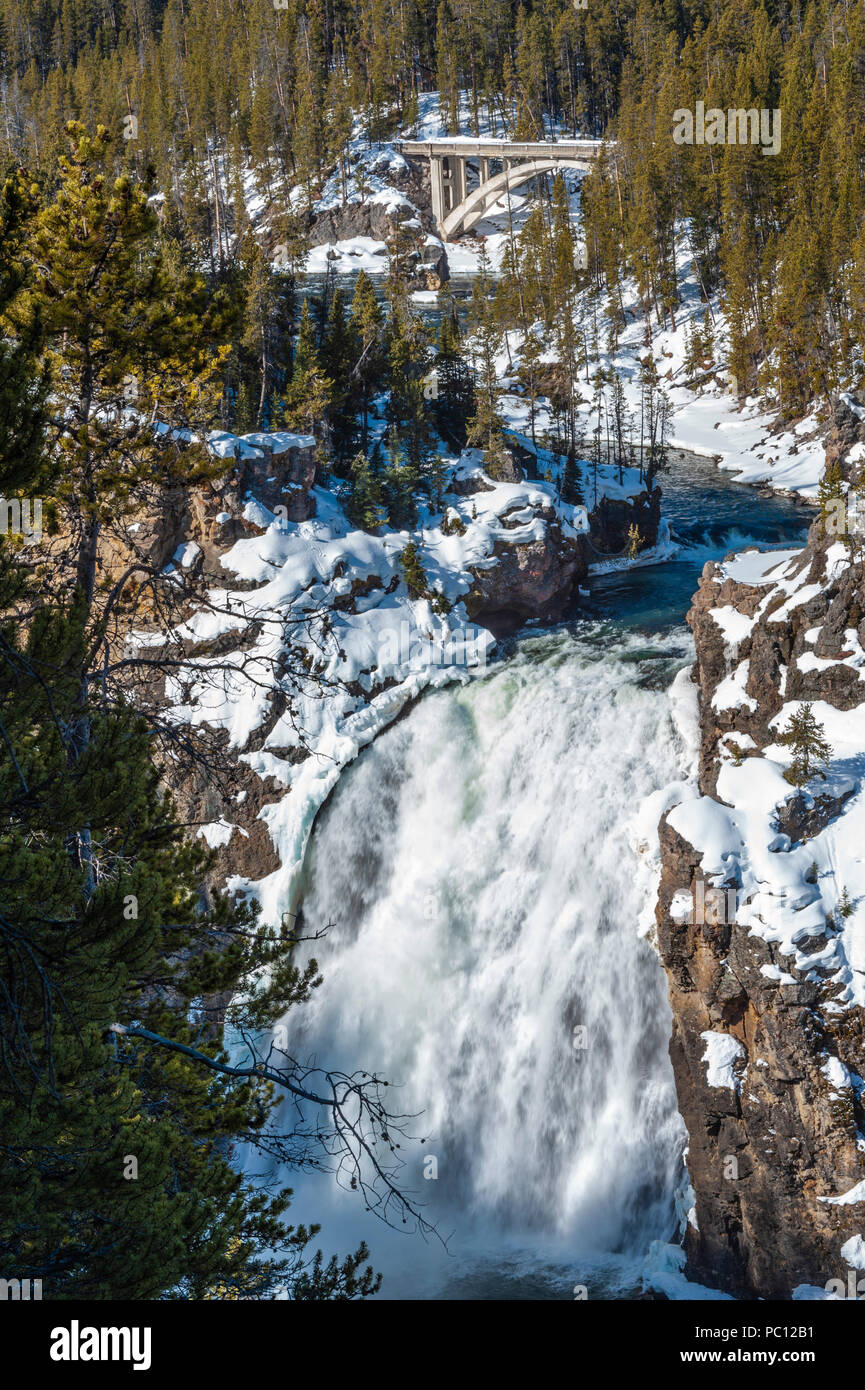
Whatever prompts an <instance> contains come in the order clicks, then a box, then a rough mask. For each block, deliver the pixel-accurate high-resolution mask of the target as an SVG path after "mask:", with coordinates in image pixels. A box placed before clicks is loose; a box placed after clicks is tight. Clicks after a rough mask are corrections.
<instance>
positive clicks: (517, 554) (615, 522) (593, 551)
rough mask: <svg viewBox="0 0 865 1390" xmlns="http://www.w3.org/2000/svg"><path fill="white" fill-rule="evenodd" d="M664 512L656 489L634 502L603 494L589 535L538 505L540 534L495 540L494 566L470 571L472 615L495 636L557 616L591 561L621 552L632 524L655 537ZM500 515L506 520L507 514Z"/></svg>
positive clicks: (649, 539) (647, 537)
mask: <svg viewBox="0 0 865 1390" xmlns="http://www.w3.org/2000/svg"><path fill="white" fill-rule="evenodd" d="M513 466H514V467H516V466H517V465H516V462H515V460H514V461H513ZM514 480H515V479H514ZM462 486H463V487H465V486H466V484H465V482H464V483H463V485H462ZM660 512H661V494H660V492H659V491H658V490H657V489H656V490H655V492H654V493H653V494H652V497H651V499H650V498H649V496H648V494H647V493H645V492H644V493H641V494H640V495H639V496H638V497H636V498H634V499H633V502H632V503H631V502H623V501H615V500H611V499H610V498H603V499H602V500H601V503H600V505H599V506H598V507H597V508H596V510H595V511H593V512H592V513H591V514H590V516H589V525H590V528H591V529H590V533H589V536H588V537H587V536H585V535H565V534H564V533H563V531H562V527H561V525H560V523H559V520H558V518H557V516H556V513H555V512H554V511H553V509H552V508H551V507H545V508H540V509H537V512H536V514H537V515H538V516H539V517H540V518H541V519H542V520H543V521H544V522H545V523H546V526H545V532H544V536H543V539H542V540H537V541H530V542H525V543H522V544H515V545H511V544H508V543H507V542H506V541H497V542H496V544H495V546H494V554H495V556H496V559H497V563H496V564H495V566H494V567H491V568H485V569H477V570H473V571H472V573H473V574H474V578H475V583H474V586H473V588H472V592H471V593H470V594H469V596H468V597H467V598H466V610H467V612H468V614H469V617H470V618H471V619H472V620H473V621H474V622H478V623H481V624H482V625H483V626H484V627H488V628H489V630H490V631H491V632H492V633H493V635H494V636H495V637H503V636H506V635H507V634H509V633H512V632H515V631H516V630H517V629H518V628H520V627H522V625H523V624H524V623H525V622H527V621H528V620H529V619H530V618H538V619H540V621H541V622H544V623H549V622H557V621H558V620H559V619H561V618H562V616H563V615H564V613H565V612H566V610H567V609H568V608H569V606H570V605H571V604H572V603H573V601H574V599H575V597H576V594H577V587H578V585H580V584H582V583H583V581H584V580H585V579H586V578H587V577H588V573H589V565H590V564H591V563H592V562H593V561H596V560H597V559H598V558H599V556H600V555H604V554H609V555H619V554H621V553H622V551H623V549H624V548H625V546H626V544H627V540H628V529H629V527H630V526H631V525H633V524H636V525H637V526H638V527H639V530H640V535H641V537H642V538H643V541H644V544H645V545H646V546H652V545H654V544H655V543H656V542H657V539H658V523H659V520H660ZM502 521H503V525H505V526H507V517H504V518H502Z"/></svg>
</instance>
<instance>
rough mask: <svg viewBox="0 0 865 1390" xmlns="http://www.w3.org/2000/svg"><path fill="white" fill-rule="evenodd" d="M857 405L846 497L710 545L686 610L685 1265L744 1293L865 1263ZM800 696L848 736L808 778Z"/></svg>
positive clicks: (837, 420) (667, 962)
mask: <svg viewBox="0 0 865 1390" xmlns="http://www.w3.org/2000/svg"><path fill="white" fill-rule="evenodd" d="M863 422H865V410H863V409H862V408H861V406H859V404H858V402H857V401H855V400H854V399H852V398H850V397H846V398H842V399H839V400H838V401H837V402H836V403H835V406H834V417H833V421H832V427H831V431H830V434H829V438H828V444H827V467H830V466H832V465H836V466H837V470H838V483H837V486H836V491H837V493H838V497H837V498H836V500H835V501H834V502H833V503H832V504H831V506H830V508H829V516H828V517H824V518H823V519H822V520H821V519H819V518H818V519H817V520H816V521H815V522H814V523H813V524H812V526H811V528H810V532H809V539H808V544H807V546H806V548H805V549H804V550H803V551H801V552H799V553H798V554H791V553H786V554H783V555H780V556H778V555H776V556H760V555H757V554H754V553H751V554H749V553H748V552H745V553H743V554H741V555H739V556H736V557H728V558H727V560H726V561H725V562H722V563H720V564H715V563H709V564H707V565H706V567H705V569H704V571H703V575H702V578H701V582H700V587H699V591H698V593H697V594H696V596H695V598H694V600H693V607H692V608H691V611H690V613H689V614H688V622H689V624H690V626H691V629H692V631H693V633H694V639H695V643H696V651H697V659H696V663H695V666H694V668H693V671H692V672H691V676H690V679H691V681H692V682H693V683H694V684H695V685H696V687H697V692H696V693H697V706H698V710H699V775H698V787H697V788H695V789H694V794H693V797H692V798H689V797H688V796H687V795H685V796H683V797H682V799H680V800H678V802H677V804H676V805H675V806H674V807H673V808H672V809H671V810H669V811H668V812H667V813H666V815H665V816H664V817H663V818H662V821H661V825H660V839H661V850H662V878H661V885H660V893H659V900H658V906H657V930H658V943H659V947H660V952H661V956H662V959H663V963H664V966H665V969H666V972H667V977H668V982H669V994H670V1000H671V1004H672V1009H673V1017H674V1025H673V1034H672V1039H671V1044H670V1054H671V1058H672V1062H673V1067H674V1072H675V1078H676V1085H677V1090H678V1097H679V1105H680V1109H681V1113H682V1115H683V1117H684V1120H685V1123H686V1125H687V1129H688V1134H689V1148H688V1152H687V1160H686V1161H687V1166H688V1172H689V1175H690V1180H691V1185H692V1187H693V1190H694V1193H695V1202H694V1207H693V1209H692V1211H691V1213H690V1217H689V1221H688V1226H687V1232H686V1238H685V1246H686V1251H687V1266H686V1272H687V1274H688V1276H689V1277H690V1278H691V1279H693V1280H695V1281H697V1282H699V1283H702V1284H706V1285H710V1286H713V1287H719V1288H721V1289H724V1290H727V1291H728V1292H730V1293H732V1294H734V1295H738V1296H741V1297H747V1298H770V1299H786V1298H790V1297H791V1296H792V1294H793V1291H794V1290H795V1289H797V1288H798V1289H799V1290H800V1293H799V1297H802V1296H811V1297H814V1296H820V1291H823V1290H825V1288H826V1285H827V1284H828V1283H829V1281H831V1280H837V1279H840V1280H842V1281H844V1282H845V1284H846V1281H847V1279H848V1271H850V1270H853V1271H854V1275H853V1279H854V1283H855V1279H856V1278H859V1277H862V1276H861V1274H860V1273H859V1272H860V1271H862V1270H863V1269H865V1243H863V1235H865V1108H863V1100H865V1083H863V1080H862V1078H863V1076H865V1031H863V1024H865V1011H863V1003H865V988H863V987H865V869H863V857H865V802H863V794H862V791H861V786H862V778H863V774H865V651H863V647H865V585H863V562H862V554H863V552H862V546H861V541H862V539H863V536H862V533H861V530H860V531H858V532H857V529H856V524H855V521H854V520H851V518H854V513H855V505H854V503H855V497H854V492H855V488H856V485H857V483H858V482H859V480H860V479H861V477H862V472H863V465H862V460H863V457H865V423H863ZM845 518H846V519H845ZM845 533H846V534H845ZM803 702H805V703H807V704H810V705H811V706H812V712H813V715H814V717H815V719H816V720H817V723H818V724H819V726H820V728H821V729H822V730H823V732H824V735H825V737H826V738H827V740H828V742H829V743H830V745H831V747H832V753H831V756H830V758H829V760H828V764H827V765H826V766H823V767H822V768H819V767H818V768H815V775H813V776H811V777H808V778H807V779H804V784H803V785H801V786H796V785H793V784H792V782H791V781H790V780H789V779H785V777H784V772H785V771H786V770H788V769H789V764H790V761H791V757H792V752H791V749H790V748H789V747H788V746H786V745H785V744H784V743H782V742H779V736H780V735H781V734H782V733H783V732H784V731H785V730H787V729H788V728H789V721H790V718H791V716H792V715H793V714H794V713H796V712H797V711H799V710H801V708H802V704H803ZM799 780H800V781H801V780H803V779H801V778H800V779H799ZM823 1296H825V1294H823Z"/></svg>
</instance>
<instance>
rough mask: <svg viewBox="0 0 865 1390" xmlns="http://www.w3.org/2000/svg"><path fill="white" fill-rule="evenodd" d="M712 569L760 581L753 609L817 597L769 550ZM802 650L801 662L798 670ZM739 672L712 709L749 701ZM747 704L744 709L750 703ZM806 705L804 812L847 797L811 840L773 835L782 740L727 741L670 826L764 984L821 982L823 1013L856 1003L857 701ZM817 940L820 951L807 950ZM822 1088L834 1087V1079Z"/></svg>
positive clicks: (780, 725)
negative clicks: (730, 901)
mask: <svg viewBox="0 0 865 1390" xmlns="http://www.w3.org/2000/svg"><path fill="white" fill-rule="evenodd" d="M839 561H840V557H839ZM837 562H838V561H836V563H837ZM719 568H720V569H721V570H722V571H723V572H724V573H725V574H728V575H729V576H730V577H731V578H737V579H740V580H744V581H745V582H748V583H760V584H761V585H762V584H764V583H766V584H767V592H766V594H765V596H764V598H763V600H762V601H761V604H760V608H759V609H758V612H762V611H765V610H766V609H767V608H768V607H769V605H770V604H771V605H773V616H774V605H775V604H777V602H778V599H779V598H781V599H782V600H783V601H784V604H786V605H789V604H790V602H791V601H793V602H797V601H798V602H802V601H803V600H804V596H806V595H808V596H810V595H813V594H814V592H815V591H816V592H820V591H821V590H820V586H819V585H815V584H813V583H808V582H807V570H805V569H801V568H799V563H798V561H797V559H796V555H795V553H794V552H790V553H789V555H787V556H782V557H780V559H779V557H778V556H777V554H775V555H772V556H768V555H764V556H763V557H762V558H760V557H758V556H757V555H756V554H755V552H748V553H746V554H745V555H743V556H741V557H736V559H735V560H732V561H730V560H727V561H725V562H724V564H723V566H721V567H719ZM825 582H826V583H828V582H830V581H829V580H827V581H825ZM724 612H725V618H724V619H722V623H723V622H724V621H727V622H728V627H727V630H728V631H735V628H734V623H735V620H733V625H731V624H730V623H729V615H728V614H727V613H726V610H724ZM817 631H818V630H817V629H813V630H812V635H816V633H817ZM855 635H856V634H854V633H853V632H852V630H851V631H850V632H848V633H847V634H845V641H846V642H848V650H849V651H850V653H851V655H849V656H847V657H845V658H843V660H845V661H846V662H847V664H849V665H851V666H853V667H854V668H855V669H857V671H859V672H860V676H861V670H862V661H861V656H860V650H861V649H860V645H859V643H858V638H857V640H856V642H853V640H852V638H853V636H855ZM810 655H811V654H807V653H806V654H805V656H804V658H800V665H801V663H802V661H803V659H804V661H805V666H806V669H807V668H808V665H809V660H808V658H809V657H810ZM746 674H747V665H746V663H744V662H741V663H739V664H738V665H737V666H736V667H735V668H734V670H733V671H732V672H731V674H730V675H728V676H727V677H726V679H725V680H724V681H722V682H721V685H720V687H719V689H718V691H717V692H716V695H715V698H714V700H713V703H714V705H715V707H716V708H719V709H721V708H727V709H731V708H732V709H736V708H741V706H742V704H743V703H745V702H746V701H747V696H746V695H745V692H744V684H745V679H746ZM747 703H748V704H749V706H750V707H752V708H753V701H747ZM812 706H813V714H814V717H815V719H816V720H817V722H818V723H819V724H821V725H822V726H823V729H824V732H825V737H826V738H827V739H828V741H829V743H830V745H831V747H832V758H831V762H830V766H829V768H828V771H827V775H826V777H825V779H820V778H816V779H815V780H814V781H813V782H812V783H811V784H810V786H809V787H807V788H805V789H804V791H803V793H802V795H803V796H804V799H805V804H806V806H808V805H809V804H810V805H813V804H814V799H815V798H816V797H818V796H827V797H834V798H838V799H841V798H843V797H847V798H848V799H847V800H846V801H845V802H844V803H843V806H842V810H841V813H840V814H838V815H836V816H835V817H834V818H833V819H832V820H830V822H829V823H828V824H827V825H826V826H825V827H824V828H823V829H822V830H821V831H820V832H819V833H818V834H816V835H814V836H813V837H812V838H811V839H809V840H808V841H807V842H806V843H795V844H794V843H792V842H791V840H790V838H789V836H786V835H781V834H779V832H778V824H777V817H778V811H779V808H781V807H783V806H784V805H785V804H786V803H787V802H788V801H789V800H790V798H791V797H792V796H793V795H794V794H795V793H794V790H793V788H792V787H791V786H790V784H789V783H788V782H787V781H786V780H785V778H784V775H783V774H784V770H785V769H786V768H787V767H789V765H790V762H791V761H792V753H791V750H790V749H789V748H787V747H786V746H784V745H782V744H781V743H779V742H773V743H770V744H769V745H768V746H766V747H764V748H762V749H760V750H757V749H755V748H753V740H749V739H748V737H747V736H746V735H740V734H731V735H730V736H729V738H730V739H733V740H735V741H736V742H738V743H739V744H740V746H749V747H751V749H752V755H751V756H749V757H748V758H747V759H745V760H743V761H742V762H741V765H740V766H738V767H737V766H736V762H735V759H733V758H732V757H730V756H728V755H727V754H728V752H729V750H728V749H727V748H726V746H725V745H723V744H722V757H721V765H720V770H719V774H718V784H717V796H718V799H717V800H715V799H714V798H712V797H704V796H700V795H699V793H698V790H697V788H696V787H695V786H692V787H690V788H689V789H687V790H686V792H685V794H684V795H683V796H682V797H681V798H680V799H679V800H678V803H677V804H676V805H675V806H674V807H673V809H672V810H671V811H670V812H669V815H668V820H669V824H670V825H671V826H672V828H673V829H674V830H675V831H677V832H678V833H679V834H680V835H682V836H683V837H684V839H686V840H687V841H688V842H689V843H690V844H691V845H692V846H693V847H694V849H695V850H696V852H697V853H698V854H699V856H700V859H701V867H702V870H703V873H704V874H705V875H708V876H713V875H716V876H721V877H722V879H723V881H724V882H726V883H737V884H738V885H740V886H739V893H738V910H737V921H738V922H739V923H741V924H742V925H743V926H744V927H745V928H747V930H748V931H749V932H750V934H751V935H752V936H755V937H759V938H761V939H762V940H763V941H765V942H766V943H767V944H768V945H769V946H771V947H772V948H773V957H774V959H775V960H776V962H778V963H777V964H776V965H774V966H764V967H763V968H762V975H763V978H764V979H765V980H766V981H767V983H770V984H772V983H774V984H776V985H777V986H779V987H780V986H781V985H790V984H792V983H794V982H795V981H796V980H798V979H802V978H804V979H809V980H812V981H815V982H817V983H820V984H821V985H823V986H824V987H825V988H826V989H827V990H828V991H829V992H830V997H829V998H828V999H827V1001H826V1002H825V1003H824V1004H823V1005H822V1007H823V1009H824V1010H825V1012H827V1013H830V1014H832V1013H841V1012H843V1011H844V1010H846V1009H848V1008H851V1007H855V1006H858V1007H863V1006H865V843H863V839H862V833H861V825H862V818H863V814H865V791H863V787H865V703H863V704H861V705H859V706H858V707H854V708H853V709H850V710H839V709H836V708H835V707H834V706H833V705H830V704H829V703H828V702H826V701H822V700H817V701H814V702H812ZM801 707H802V702H801V701H793V700H788V701H786V702H785V704H784V705H783V707H782V709H781V710H780V711H779V713H778V714H777V715H776V716H775V717H774V719H773V720H772V721H771V725H770V727H771V728H772V729H773V730H776V731H778V732H780V731H782V730H784V729H786V728H787V727H788V725H789V721H790V718H791V716H792V715H793V714H794V713H796V712H797V711H798V710H800V709H801ZM815 866H816V874H815ZM845 891H846V894H847V901H848V902H849V905H850V910H849V912H848V914H847V915H846V916H842V915H841V913H840V912H839V911H838V909H839V906H840V904H841V902H842V899H843V897H844V893H845ZM827 923H828V924H829V925H827ZM815 941H817V942H819V943H820V944H819V945H817V946H814V945H813V943H814V942H815ZM832 1065H834V1064H832ZM839 1065H840V1063H839ZM831 1084H833V1085H835V1086H837V1085H838V1077H837V1076H835V1075H834V1072H833V1077H832V1078H831Z"/></svg>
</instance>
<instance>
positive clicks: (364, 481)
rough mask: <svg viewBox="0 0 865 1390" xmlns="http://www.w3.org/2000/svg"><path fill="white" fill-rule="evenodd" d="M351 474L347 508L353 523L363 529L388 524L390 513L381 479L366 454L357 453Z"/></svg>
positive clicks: (371, 528)
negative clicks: (385, 502)
mask: <svg viewBox="0 0 865 1390" xmlns="http://www.w3.org/2000/svg"><path fill="white" fill-rule="evenodd" d="M351 476H352V486H351V493H350V495H349V501H348V507H347V510H348V515H349V517H350V519H351V521H352V523H353V524H354V525H355V526H357V527H359V528H360V530H361V531H376V530H378V528H379V526H386V525H387V521H388V515H387V510H386V508H385V505H384V490H383V488H382V483H381V479H380V478H379V477H378V474H377V473H376V471H375V469H374V467H373V465H372V463H371V462H370V460H369V459H368V458H367V457H366V454H363V453H360V454H356V455H355V457H354V459H353V460H352V464H351Z"/></svg>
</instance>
